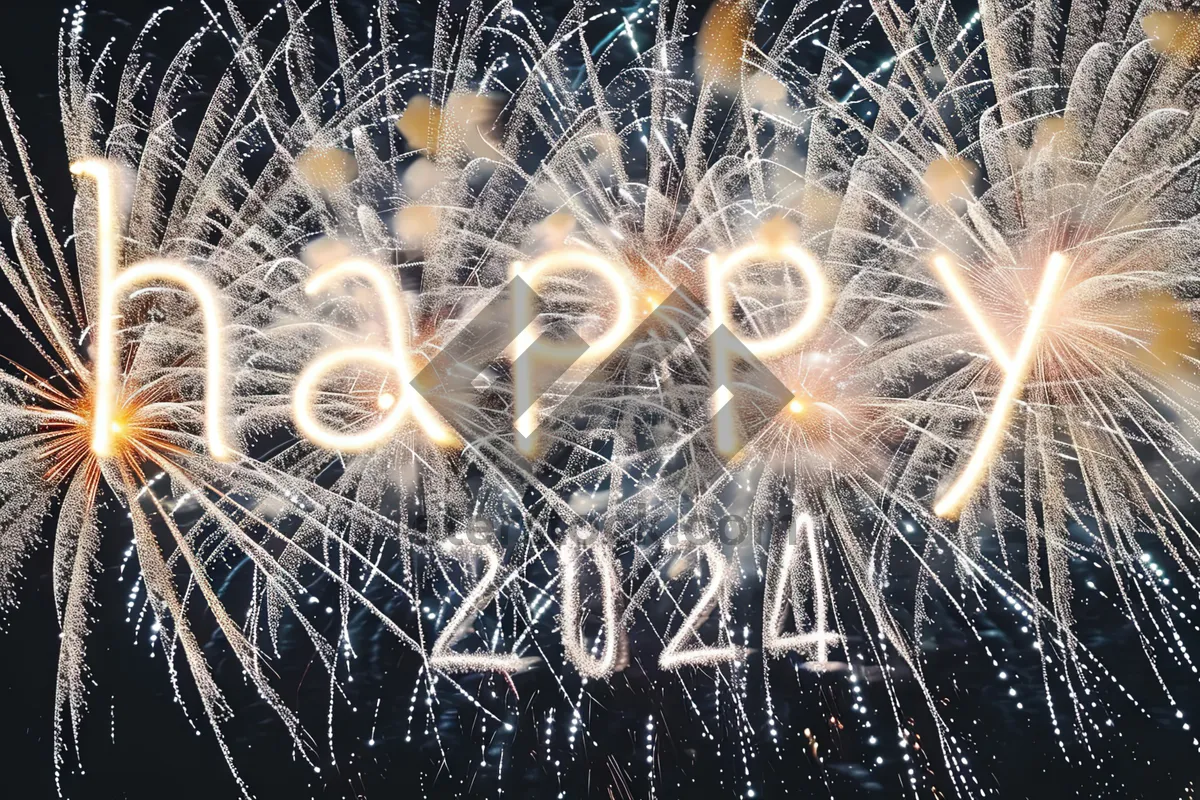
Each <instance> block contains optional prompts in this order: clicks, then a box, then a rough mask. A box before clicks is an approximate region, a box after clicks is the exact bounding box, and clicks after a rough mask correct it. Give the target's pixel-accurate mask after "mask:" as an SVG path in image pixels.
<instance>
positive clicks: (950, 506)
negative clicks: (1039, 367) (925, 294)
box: [933, 252, 1066, 518]
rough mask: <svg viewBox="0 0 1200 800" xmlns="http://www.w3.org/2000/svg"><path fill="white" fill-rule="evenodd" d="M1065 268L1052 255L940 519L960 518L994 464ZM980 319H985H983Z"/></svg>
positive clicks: (937, 508)
mask: <svg viewBox="0 0 1200 800" xmlns="http://www.w3.org/2000/svg"><path fill="white" fill-rule="evenodd" d="M1065 265H1066V259H1065V258H1064V257H1063V255H1062V254H1061V253H1057V252H1055V253H1051V254H1050V258H1049V259H1048V260H1047V262H1046V269H1045V271H1044V272H1043V273H1042V282H1041V285H1040V286H1039V287H1038V293H1037V297H1036V298H1035V300H1034V303H1033V308H1032V309H1030V312H1029V322H1028V323H1027V324H1026V326H1025V332H1024V333H1023V334H1022V335H1021V342H1020V344H1019V345H1018V347H1017V352H1016V355H1015V356H1014V357H1013V359H1012V364H1011V366H1010V368H1009V369H1007V370H1006V371H1005V375H1004V383H1003V384H1001V386H1000V392H999V394H997V395H996V400H995V403H994V404H993V405H992V411H991V413H990V414H989V416H988V419H987V424H986V425H985V426H984V429H983V434H982V435H981V436H980V437H979V441H978V442H977V443H976V445H975V449H974V451H973V452H972V453H971V459H970V460H969V461H968V462H967V466H966V468H965V469H964V470H963V472H962V474H961V475H959V476H958V478H957V479H955V481H954V483H953V484H951V485H950V488H949V489H947V490H946V493H945V494H943V495H942V497H941V498H940V499H939V500H938V501H937V503H936V504H935V505H934V507H933V511H934V513H935V514H937V515H938V516H939V517H948V518H953V517H955V516H957V515H958V513H959V511H961V510H962V507H963V505H965V504H966V502H967V500H968V499H970V497H971V494H972V492H974V490H975V488H976V487H977V486H978V485H979V483H980V481H982V480H983V476H984V473H985V472H986V471H987V468H988V466H989V465H990V464H991V462H992V458H993V457H994V455H995V452H996V450H997V449H999V445H1000V440H1001V437H1002V436H1003V435H1004V430H1005V428H1006V427H1007V425H1008V418H1009V415H1010V414H1011V413H1012V407H1013V404H1014V403H1015V402H1016V400H1017V397H1018V395H1019V394H1020V393H1021V387H1022V386H1023V385H1024V383H1025V378H1026V376H1027V374H1028V372H1029V367H1030V364H1031V362H1032V361H1033V354H1034V352H1035V351H1036V348H1037V344H1038V341H1039V338H1040V334H1041V331H1042V325H1043V323H1044V322H1045V320H1046V316H1047V314H1048V313H1049V311H1050V307H1051V305H1052V303H1053V301H1054V297H1055V295H1056V293H1057V291H1058V288H1059V285H1060V283H1061V281H1062V274H1063V270H1064V267H1065ZM976 313H977V312H976ZM980 319H981V320H982V317H981V318H980Z"/></svg>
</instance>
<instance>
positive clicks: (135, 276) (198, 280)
mask: <svg viewBox="0 0 1200 800" xmlns="http://www.w3.org/2000/svg"><path fill="white" fill-rule="evenodd" d="M71 173H72V174H73V175H86V176H87V177H90V178H91V179H92V181H93V182H94V183H95V184H96V245H97V250H96V261H97V269H98V272H99V275H98V276H97V278H98V291H97V294H98V297H97V319H96V323H95V325H96V337H95V342H96V366H95V370H94V373H95V375H94V385H93V394H94V396H93V398H92V422H91V428H92V450H93V452H95V453H96V455H97V456H100V457H102V458H106V457H108V456H111V455H112V454H113V449H114V448H113V440H114V438H115V437H116V435H117V434H120V433H121V430H122V428H121V425H120V424H119V422H118V421H117V420H115V419H114V407H115V406H116V402H117V396H116V393H117V387H116V383H117V363H116V361H117V331H116V317H117V303H118V302H119V300H120V298H121V297H122V295H123V293H124V292H125V291H127V290H129V289H131V288H133V287H135V286H138V285H141V284H145V283H153V282H156V281H168V282H171V283H176V284H178V285H180V286H182V287H183V288H185V289H187V290H188V291H189V292H191V294H192V296H193V297H194V298H195V299H196V302H197V304H198V305H199V306H200V313H201V316H202V317H203V320H204V344H205V375H204V408H205V435H206V439H207V442H208V449H209V454H210V455H211V456H212V457H213V458H215V459H219V460H222V459H227V458H229V457H230V455H231V453H230V449H229V447H228V446H227V445H226V444H225V440H224V437H223V435H222V431H223V428H224V416H225V386H226V381H225V375H224V360H223V358H224V345H223V339H222V321H221V314H220V310H219V306H218V301H217V294H216V292H214V291H213V289H212V287H211V286H210V285H209V283H208V282H207V281H206V280H204V278H202V277H201V276H200V275H199V274H197V273H196V272H195V271H193V270H191V269H188V268H187V267H185V266H183V265H182V264H178V263H176V262H173V261H165V260H150V261H142V262H140V263H138V264H135V265H134V266H132V267H128V268H126V269H125V270H123V271H121V272H120V273H118V271H117V264H118V262H119V260H120V250H119V244H118V230H117V216H116V200H115V197H114V194H115V192H114V186H113V176H112V167H111V165H109V164H108V163H107V162H105V161H103V160H100V159H89V160H86V161H77V162H75V163H73V164H72V165H71Z"/></svg>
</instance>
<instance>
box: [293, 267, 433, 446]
mask: <svg viewBox="0 0 1200 800" xmlns="http://www.w3.org/2000/svg"><path fill="white" fill-rule="evenodd" d="M347 278H361V279H363V280H365V281H366V282H367V283H369V284H370V285H371V289H372V294H373V295H374V296H375V297H377V298H378V299H379V304H380V306H381V307H382V308H383V316H384V325H385V329H386V330H387V336H388V344H389V345H390V349H386V350H385V349H382V348H377V347H343V348H338V349H336V350H331V351H330V352H328V353H325V354H324V355H322V356H320V357H319V358H316V359H314V360H313V362H312V363H311V364H309V365H308V367H307V368H306V369H305V370H304V372H302V373H301V374H300V378H299V379H298V380H297V381H296V389H295V393H294V394H293V395H292V413H293V416H294V417H295V419H296V426H297V427H298V428H299V429H300V432H301V433H302V434H304V436H305V437H306V438H307V439H308V440H309V441H311V442H313V443H315V444H317V445H319V446H321V447H324V448H326V449H327V450H341V451H345V452H360V451H363V450H370V449H372V448H374V447H378V446H379V445H380V444H382V443H383V442H384V441H386V440H387V439H388V438H389V437H391V436H392V435H393V434H394V433H395V432H396V429H397V428H398V427H399V426H400V422H401V421H402V420H403V418H404V415H405V413H406V412H408V411H409V410H410V409H411V410H412V412H413V416H414V417H415V418H416V420H417V424H418V425H420V427H421V430H422V431H424V432H425V435H426V436H428V437H429V438H430V440H432V441H434V442H437V443H438V444H451V443H453V442H454V435H453V434H452V433H451V432H450V430H449V429H448V428H447V427H446V426H445V425H443V424H442V422H441V420H439V419H438V418H437V416H436V415H435V414H434V412H433V410H432V409H430V408H429V407H428V406H427V405H426V404H425V401H424V400H422V399H421V397H420V395H419V394H418V393H417V391H416V390H415V389H414V388H413V387H412V386H410V385H409V383H410V381H412V377H413V368H412V364H411V363H410V362H409V359H408V353H407V347H408V338H407V336H406V335H405V331H406V319H407V315H406V309H405V307H404V301H403V299H402V298H401V296H400V290H399V288H398V287H397V286H396V282H395V280H393V279H392V278H391V277H390V276H389V275H388V274H387V273H386V272H384V271H383V270H382V269H381V268H380V267H378V266H377V265H375V264H372V263H371V262H369V261H365V260H362V259H350V260H347V261H342V262H339V263H337V264H335V265H333V266H331V267H327V268H325V269H322V270H320V271H318V272H317V273H316V274H315V275H313V276H312V277H311V278H310V279H309V281H308V283H307V284H306V285H305V287H304V291H305V292H307V293H308V294H310V295H313V294H316V293H318V292H321V291H323V290H325V289H326V288H327V287H328V286H329V285H330V284H331V283H333V282H334V281H336V280H345V279H347ZM353 363H367V364H372V365H375V366H378V367H380V368H381V369H384V370H386V371H389V372H392V373H394V374H395V376H396V380H397V381H398V382H399V384H400V397H399V398H398V399H397V397H396V396H395V395H393V394H391V393H390V392H382V393H381V394H380V395H379V396H378V398H377V399H376V405H377V406H378V407H379V409H380V410H381V411H386V412H388V413H387V415H386V416H385V417H384V418H383V419H382V420H380V421H379V422H377V423H376V424H375V425H374V426H372V427H370V428H368V429H367V430H364V431H359V432H358V433H342V432H339V431H334V430H331V429H329V428H328V427H326V426H325V425H324V424H323V423H322V422H320V421H319V420H318V419H317V418H316V416H315V415H314V414H313V403H314V398H313V395H314V394H315V392H316V391H317V388H318V387H319V386H320V383H321V381H322V379H324V377H325V376H326V375H328V374H329V373H330V372H331V371H333V370H335V369H337V368H338V367H341V366H343V365H346V364H353Z"/></svg>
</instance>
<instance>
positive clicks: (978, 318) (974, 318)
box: [933, 255, 1013, 372]
mask: <svg viewBox="0 0 1200 800" xmlns="http://www.w3.org/2000/svg"><path fill="white" fill-rule="evenodd" d="M933 271H934V272H935V273H937V276H938V278H939V279H940V280H941V281H942V285H943V286H944V287H945V289H946V292H947V294H949V295H950V298H951V299H952V300H954V302H956V303H958V305H959V308H961V309H962V312H963V316H965V317H966V318H967V321H968V322H970V323H971V327H973V328H974V329H975V332H976V333H978V334H979V338H980V339H982V340H983V343H984V345H986V346H987V349H988V351H989V352H990V353H991V354H992V358H994V359H995V360H996V363H998V364H999V365H1000V366H1002V367H1004V369H1005V371H1006V372H1009V371H1012V367H1013V363H1012V358H1011V357H1010V356H1009V354H1008V348H1006V347H1005V346H1004V343H1003V342H1002V341H1000V338H999V337H998V336H996V333H995V332H994V331H993V330H992V326H991V325H989V324H988V321H987V319H985V318H984V316H983V314H982V312H980V310H979V308H978V306H976V305H975V298H973V297H971V293H970V292H969V291H968V290H967V287H966V286H965V285H963V282H962V281H960V280H959V279H958V272H957V271H956V270H955V269H954V267H952V266H951V265H950V260H949V259H947V258H946V257H945V256H943V255H936V256H934V257H933Z"/></svg>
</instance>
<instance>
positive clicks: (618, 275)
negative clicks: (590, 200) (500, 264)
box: [511, 248, 636, 451]
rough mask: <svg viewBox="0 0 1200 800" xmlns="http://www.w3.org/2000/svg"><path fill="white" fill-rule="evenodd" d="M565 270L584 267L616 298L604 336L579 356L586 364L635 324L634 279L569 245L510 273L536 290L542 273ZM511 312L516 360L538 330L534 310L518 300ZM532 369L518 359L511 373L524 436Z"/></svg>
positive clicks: (529, 423) (534, 417) (529, 444)
mask: <svg viewBox="0 0 1200 800" xmlns="http://www.w3.org/2000/svg"><path fill="white" fill-rule="evenodd" d="M569 269H584V270H587V271H589V272H592V273H594V274H596V275H598V276H600V277H601V278H603V279H604V280H605V281H606V282H607V283H608V285H609V288H610V289H611V290H612V294H613V297H614V298H615V299H616V301H617V314H616V319H614V320H613V322H612V324H611V325H610V326H609V327H608V330H607V331H605V333H604V335H603V336H601V337H600V338H599V339H597V340H596V341H595V342H592V343H591V345H590V346H589V347H588V349H587V351H586V352H585V353H584V354H583V355H582V356H581V357H580V358H579V363H581V364H586V363H589V362H591V361H597V360H599V359H602V358H604V357H605V356H607V355H608V354H609V353H611V352H612V351H613V350H615V349H616V348H617V346H618V345H620V344H621V342H623V341H624V340H625V337H626V336H628V335H629V333H630V332H631V331H632V330H633V328H634V326H635V325H636V320H635V318H634V301H635V295H634V281H633V277H632V276H631V275H630V274H629V273H628V271H626V270H625V269H623V268H621V267H618V266H617V265H615V264H613V263H612V262H611V261H609V260H608V259H606V258H604V257H603V256H601V255H598V254H596V253H593V252H591V251H588V250H580V249H570V248H568V249H564V250H555V251H553V252H551V253H547V254H546V255H544V256H542V257H541V258H538V259H537V260H535V261H533V262H532V263H529V264H525V263H523V262H520V261H514V262H513V265H512V269H511V276H512V277H517V276H520V277H521V278H523V279H524V280H525V282H526V283H528V284H529V287H530V288H531V289H533V290H534V291H536V290H537V284H538V282H539V281H540V279H541V278H542V276H544V275H545V274H546V273H548V272H555V271H561V270H569ZM513 313H514V315H515V317H516V327H517V328H520V329H521V332H520V333H519V334H518V335H517V338H516V341H515V342H514V343H513V353H512V357H513V359H516V358H517V357H519V356H520V355H521V354H522V353H524V352H525V351H526V350H527V349H528V348H529V346H530V345H532V344H533V343H534V342H535V341H536V340H537V336H538V333H537V326H536V325H534V324H533V323H534V316H535V315H534V309H532V308H526V307H525V304H524V303H522V302H521V301H520V300H518V301H517V302H516V303H514V305H513ZM545 349H546V350H547V351H550V350H552V349H553V348H552V347H549V346H548V347H547V348H545ZM532 371H533V365H532V364H530V363H528V362H525V363H520V362H518V363H517V364H516V365H515V369H514V374H513V394H514V398H513V399H514V401H515V403H516V405H517V407H526V404H528V405H527V410H526V411H525V413H523V414H521V415H520V416H519V417H518V418H517V419H516V421H515V422H514V427H515V428H516V430H517V432H518V433H520V434H521V435H522V436H525V437H530V436H532V434H533V432H534V431H535V430H536V429H537V421H538V411H539V409H538V404H537V398H535V397H533V396H532V395H533V390H534V387H533V375H532ZM533 447H534V444H533V440H532V439H527V441H526V445H525V447H524V448H523V449H525V450H527V451H528V450H532V449H533Z"/></svg>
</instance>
